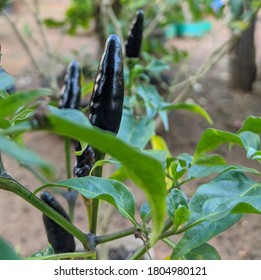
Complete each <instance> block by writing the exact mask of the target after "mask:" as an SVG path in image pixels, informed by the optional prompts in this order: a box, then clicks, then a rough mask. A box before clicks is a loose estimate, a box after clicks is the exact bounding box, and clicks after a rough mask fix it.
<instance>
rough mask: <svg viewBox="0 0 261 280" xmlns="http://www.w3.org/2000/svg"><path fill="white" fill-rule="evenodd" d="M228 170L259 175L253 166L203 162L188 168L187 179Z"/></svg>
mask: <svg viewBox="0 0 261 280" xmlns="http://www.w3.org/2000/svg"><path fill="white" fill-rule="evenodd" d="M229 170H234V171H238V172H244V173H253V174H257V175H261V174H260V172H259V171H257V170H256V169H253V168H248V167H244V166H240V165H213V166H210V165H204V164H194V165H193V166H192V167H190V168H189V169H188V173H187V179H192V178H204V177H207V176H210V175H213V174H215V173H224V172H227V171H229Z"/></svg>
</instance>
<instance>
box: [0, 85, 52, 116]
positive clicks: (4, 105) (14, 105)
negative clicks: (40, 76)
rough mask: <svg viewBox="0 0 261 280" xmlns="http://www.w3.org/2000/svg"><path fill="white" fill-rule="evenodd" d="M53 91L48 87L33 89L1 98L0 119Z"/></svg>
mask: <svg viewBox="0 0 261 280" xmlns="http://www.w3.org/2000/svg"><path fill="white" fill-rule="evenodd" d="M50 94H51V92H50V91H49V90H46V89H41V90H32V91H27V92H16V93H15V94H12V95H9V96H8V98H6V99H0V108H1V110H0V119H1V118H4V117H6V116H8V115H12V114H13V113H14V112H15V111H16V110H17V109H19V108H20V107H21V106H25V105H26V104H28V103H30V102H32V101H33V100H35V99H37V98H39V97H42V96H47V95H50Z"/></svg>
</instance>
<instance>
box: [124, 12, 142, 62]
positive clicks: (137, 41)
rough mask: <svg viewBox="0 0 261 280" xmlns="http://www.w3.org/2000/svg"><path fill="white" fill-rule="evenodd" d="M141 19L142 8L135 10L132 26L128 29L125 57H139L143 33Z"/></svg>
mask: <svg viewBox="0 0 261 280" xmlns="http://www.w3.org/2000/svg"><path fill="white" fill-rule="evenodd" d="M143 21H144V13H143V10H139V11H137V14H136V18H135V19H134V21H133V23H132V26H131V28H130V30H129V33H128V36H127V40H126V45H125V52H126V56H127V57H136V58H137V57H140V50H141V44H142V33H143Z"/></svg>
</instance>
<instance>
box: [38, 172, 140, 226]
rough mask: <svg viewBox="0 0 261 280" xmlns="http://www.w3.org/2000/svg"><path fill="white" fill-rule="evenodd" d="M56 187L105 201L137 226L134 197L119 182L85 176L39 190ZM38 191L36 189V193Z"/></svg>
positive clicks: (48, 185)
mask: <svg viewBox="0 0 261 280" xmlns="http://www.w3.org/2000/svg"><path fill="white" fill-rule="evenodd" d="M57 186H59V187H67V188H70V189H74V190H76V191H78V192H79V193H80V194H82V195H83V196H84V197H86V198H89V199H93V198H98V199H102V200H105V201H107V202H108V203H110V204H112V205H114V206H115V207H116V208H117V209H118V210H119V212H120V213H121V214H122V215H123V216H124V217H125V218H127V219H128V220H130V221H131V222H132V223H133V224H134V225H137V222H136V220H135V217H134V215H135V201H134V196H133V194H132V193H131V192H130V191H129V190H128V189H127V188H126V187H125V185H124V184H122V183H121V182H118V181H115V180H111V179H105V178H100V177H92V176H87V177H81V178H72V179H68V180H63V181H59V182H57V183H51V184H46V185H44V186H43V187H41V188H40V189H42V188H46V187H57ZM40 189H38V190H37V192H38V191H39V190H40Z"/></svg>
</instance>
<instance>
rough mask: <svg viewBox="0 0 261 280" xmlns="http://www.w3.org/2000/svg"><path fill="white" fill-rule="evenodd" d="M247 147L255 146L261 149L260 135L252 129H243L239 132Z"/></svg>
mask: <svg viewBox="0 0 261 280" xmlns="http://www.w3.org/2000/svg"><path fill="white" fill-rule="evenodd" d="M237 135H238V136H239V137H240V138H241V140H242V142H243V145H244V147H245V149H246V150H248V149H249V148H253V149H255V150H258V149H260V137H259V135H258V134H256V133H253V132H250V131H242V132H240V133H238V134H237Z"/></svg>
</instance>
